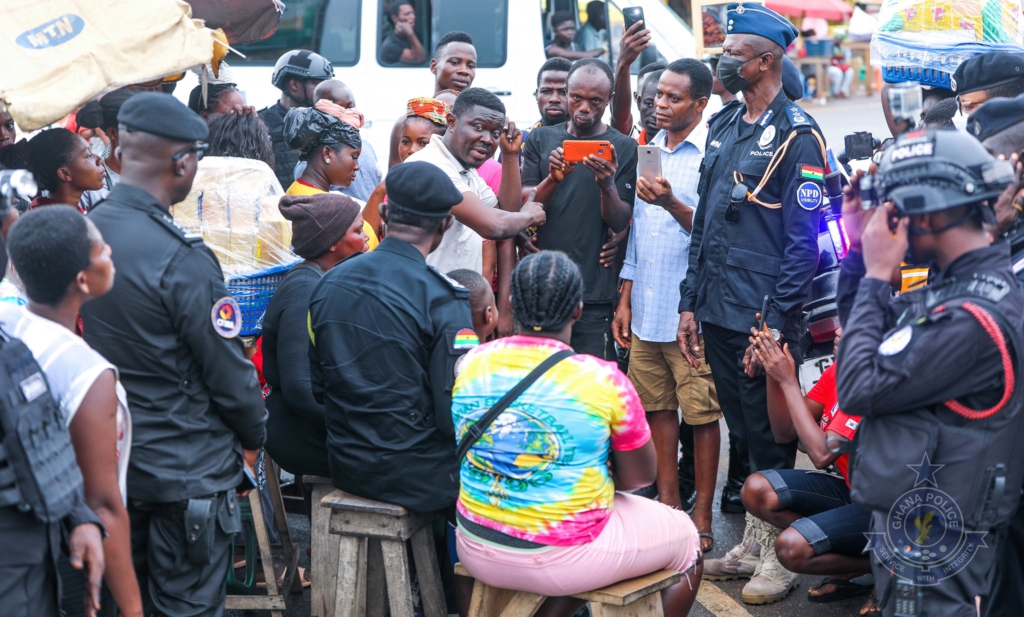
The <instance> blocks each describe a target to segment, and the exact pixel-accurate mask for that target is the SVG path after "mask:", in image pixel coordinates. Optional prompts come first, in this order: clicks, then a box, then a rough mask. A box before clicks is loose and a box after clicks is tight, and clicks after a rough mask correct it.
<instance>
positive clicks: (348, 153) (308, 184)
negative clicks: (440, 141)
mask: <svg viewBox="0 0 1024 617" xmlns="http://www.w3.org/2000/svg"><path fill="white" fill-rule="evenodd" d="M348 111H351V110H348ZM357 113H358V112H357ZM360 115H361V114H360ZM360 125H361V122H360ZM284 140H285V143H287V144H288V146H289V147H291V148H292V149H294V150H298V151H299V160H301V161H304V162H305V163H306V169H304V170H303V172H302V175H301V176H299V178H298V179H297V180H296V181H295V182H293V183H292V185H291V186H290V187H288V190H287V191H285V194H286V195H317V194H320V193H327V192H330V190H331V187H332V186H342V187H345V186H348V185H350V184H352V181H353V180H355V177H356V172H358V171H359V153H360V150H361V149H362V147H363V142H362V140H361V139H360V138H359V129H358V128H356V127H355V126H353V125H352V124H350V122H349V121H347V120H346V121H343V120H340V119H338V118H337V117H336V116H334V115H331V114H330V113H327V112H325V111H323V110H321V109H318V108H316V107H296V108H293V109H290V110H288V114H287V115H286V116H285V117H284ZM366 231H367V236H368V238H369V244H370V250H371V251H372V250H373V249H375V248H376V247H377V243H378V239H377V234H376V232H374V231H373V227H371V226H369V225H367V226H366Z"/></svg>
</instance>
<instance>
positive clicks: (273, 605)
mask: <svg viewBox="0 0 1024 617" xmlns="http://www.w3.org/2000/svg"><path fill="white" fill-rule="evenodd" d="M264 465H265V467H266V472H267V490H268V491H269V493H270V501H271V502H272V503H273V504H274V523H275V527H276V528H277V535H278V538H279V539H280V542H279V543H278V544H271V543H270V536H269V534H267V524H266V517H264V515H263V504H262V502H260V492H259V491H258V490H255V489H253V490H251V491H249V508H250V509H251V510H252V523H253V527H254V531H255V532H256V544H257V546H258V547H259V556H260V561H261V562H262V564H263V578H264V580H265V581H266V582H267V595H265V596H264V595H229V596H227V598H226V599H225V601H224V608H229V609H235V610H245V611H258V610H263V611H270V614H271V615H272V617H282V616H283V615H284V612H283V611H284V610H285V608H286V605H285V596H286V595H287V594H288V593H289V591H296V587H298V589H297V590H298V591H301V590H302V581H300V580H299V579H297V578H296V574H298V571H299V552H298V551H296V550H295V545H294V544H292V535H291V531H289V529H288V515H287V514H286V513H285V511H284V500H283V499H282V498H281V484H280V481H279V479H278V473H277V465H275V464H274V461H272V460H271V459H270V457H269V456H267V455H266V453H264ZM275 553H277V554H278V555H279V556H280V557H281V559H283V560H284V562H285V564H287V565H286V569H285V576H284V584H283V585H282V586H281V588H280V589H279V588H278V586H277V575H276V574H275V573H274V554H275ZM231 565H232V566H234V557H233V556H232V564H231Z"/></svg>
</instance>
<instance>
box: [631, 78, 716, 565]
mask: <svg viewBox="0 0 1024 617" xmlns="http://www.w3.org/2000/svg"><path fill="white" fill-rule="evenodd" d="M712 82H713V79H712V77H711V71H709V70H708V68H707V66H705V65H704V63H703V62H700V61H699V60H694V59H692V58H685V59H682V60H676V61H675V62H672V63H671V64H669V65H668V68H667V69H666V70H665V71H664V72H663V73H661V78H660V79H658V81H657V82H656V84H655V85H656V86H657V94H656V95H655V98H654V108H655V112H654V116H655V118H656V119H657V122H658V128H659V129H660V130H659V131H658V133H657V135H656V136H655V137H654V139H653V140H651V143H650V144H648V145H646V146H641V147H640V154H639V159H640V162H639V165H638V169H637V179H636V183H637V191H636V201H635V202H634V204H633V224H632V226H631V227H630V230H629V245H628V248H627V249H626V261H625V263H624V264H623V266H622V272H621V273H620V275H619V276H620V277H621V278H622V279H623V282H622V293H621V297H620V299H619V306H618V309H617V310H616V312H615V319H614V321H613V322H612V334H613V336H614V337H615V341H616V342H617V343H618V344H619V345H620V346H622V347H624V348H626V349H629V353H630V361H629V378H630V381H632V383H633V385H634V386H635V387H636V389H637V393H638V394H639V395H640V401H641V402H642V403H643V405H644V411H646V412H647V422H648V423H649V424H650V425H651V435H652V440H653V441H654V448H655V450H656V451H657V453H658V499H659V501H661V502H662V503H664V504H666V505H669V506H671V507H673V508H679V507H681V505H682V502H681V499H680V495H679V470H678V467H677V465H676V459H677V456H676V452H677V446H678V444H677V440H678V438H679V418H678V416H677V415H676V414H677V411H676V410H677V408H678V409H682V413H683V422H685V423H687V424H689V425H692V426H693V430H694V442H695V448H696V464H695V467H696V469H697V502H696V506H695V509H694V512H693V520H694V523H695V524H696V525H697V529H698V530H699V531H700V535H701V539H702V541H701V550H703V551H705V552H707V551H709V550H711V547H712V545H713V544H714V538H713V537H712V535H711V501H712V499H713V498H714V493H715V478H716V476H717V475H718V450H719V442H720V439H721V437H720V433H719V428H718V420H719V418H721V417H722V413H721V410H720V409H719V406H718V397H717V396H716V394H715V383H714V381H712V378H711V371H710V369H708V366H707V362H705V361H704V359H703V357H701V359H700V361H699V362H698V363H697V365H696V366H692V365H690V364H689V363H687V361H686V359H684V358H683V356H682V354H681V353H680V350H679V345H677V344H676V340H675V335H676V325H677V324H678V318H677V316H676V307H677V306H678V304H679V286H678V285H677V281H678V279H679V273H681V272H685V271H686V264H687V260H688V258H689V254H690V231H691V230H692V229H693V213H694V208H695V207H696V206H697V200H698V197H697V182H698V180H699V179H700V162H701V159H702V158H703V155H704V141H705V138H706V137H707V135H706V133H705V132H704V130H703V129H704V122H703V116H704V108H705V107H707V103H708V98H709V97H710V96H711V88H712ZM687 497H689V495H687Z"/></svg>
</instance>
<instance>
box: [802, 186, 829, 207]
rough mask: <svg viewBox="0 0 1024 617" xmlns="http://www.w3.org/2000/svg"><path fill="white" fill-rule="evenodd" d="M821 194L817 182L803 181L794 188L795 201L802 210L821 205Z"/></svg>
mask: <svg viewBox="0 0 1024 617" xmlns="http://www.w3.org/2000/svg"><path fill="white" fill-rule="evenodd" d="M823 195H824V193H822V191H821V186H820V185H819V184H818V183H817V182H804V183H803V184H801V185H800V186H798V187H797V189H796V202H797V203H798V204H800V207H801V208H803V209H804V210H817V209H818V208H820V207H821V202H822V196H823Z"/></svg>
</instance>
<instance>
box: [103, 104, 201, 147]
mask: <svg viewBox="0 0 1024 617" xmlns="http://www.w3.org/2000/svg"><path fill="white" fill-rule="evenodd" d="M117 123H118V124H123V125H125V126H126V127H128V129H129V130H131V131H140V132H142V133H151V134H153V135H158V136H160V137H164V138H166V139H173V140H175V141H200V140H202V139H206V137H207V136H208V135H209V134H210V129H208V128H207V126H206V121H205V120H203V119H202V118H201V117H199V114H197V113H195V112H194V111H192V110H191V109H189V108H188V107H185V104H184V103H182V102H181V101H179V100H178V99H176V98H174V97H173V96H171V95H170V94H162V93H159V92H142V93H140V94H136V95H135V96H133V97H131V98H130V99H128V100H127V101H125V102H124V105H121V110H120V111H118V112H117Z"/></svg>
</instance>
